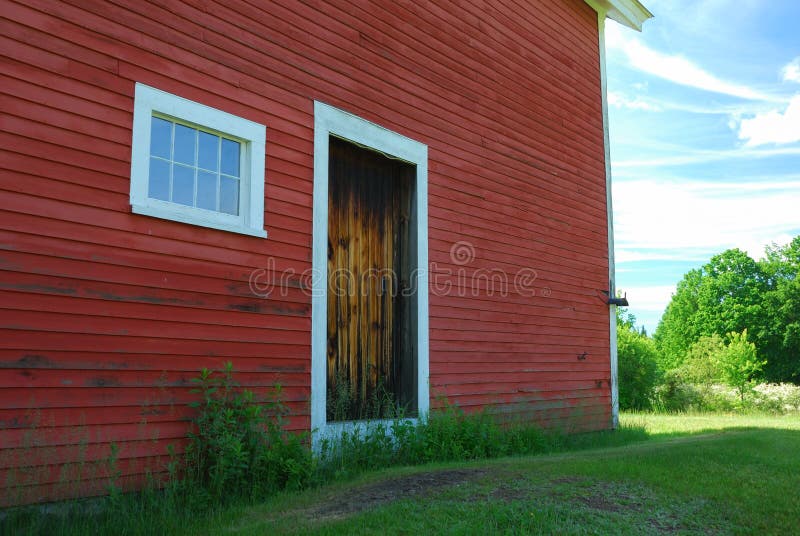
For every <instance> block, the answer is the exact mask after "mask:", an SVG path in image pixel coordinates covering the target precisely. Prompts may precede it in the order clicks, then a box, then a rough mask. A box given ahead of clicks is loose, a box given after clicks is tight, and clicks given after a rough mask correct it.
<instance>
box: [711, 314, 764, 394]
mask: <svg viewBox="0 0 800 536" xmlns="http://www.w3.org/2000/svg"><path fill="white" fill-rule="evenodd" d="M728 339H729V340H730V342H729V343H728V345H727V346H726V347H725V348H724V349H723V350H721V351H720V352H719V353H718V354H717V355H718V357H717V359H718V362H719V369H720V372H721V374H722V380H723V381H724V382H725V383H727V384H728V385H730V386H731V387H735V388H736V389H737V390H738V391H739V396H740V397H741V400H742V402H744V395H745V393H746V392H747V391H748V390H749V389H750V386H751V381H752V379H753V377H754V376H755V375H756V374H758V373H759V372H761V371H762V370H763V368H764V365H766V364H767V362H766V360H762V359H759V358H758V352H757V351H756V345H755V344H753V343H752V342H749V341H748V340H747V330H746V329H745V330H743V331H742V332H741V333H736V332H731V333H728Z"/></svg>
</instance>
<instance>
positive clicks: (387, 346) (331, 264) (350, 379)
mask: <svg viewBox="0 0 800 536" xmlns="http://www.w3.org/2000/svg"><path fill="white" fill-rule="evenodd" d="M329 155H330V156H329V175H328V177H329V185H328V304H327V307H328V311H327V312H328V315H327V317H328V330H327V331H328V348H327V382H328V388H327V401H328V404H327V406H328V407H327V417H328V421H341V420H356V419H366V418H385V417H391V416H394V415H393V414H394V413H395V412H396V411H397V409H398V408H400V407H405V406H409V404H410V403H411V402H412V401H414V400H415V389H414V388H413V386H411V385H410V384H412V383H413V381H410V380H409V378H413V377H415V375H414V374H409V370H408V369H409V367H413V366H414V365H413V355H414V352H413V348H412V347H411V337H410V333H409V318H410V316H409V315H410V311H409V303H410V300H409V299H408V296H407V292H406V290H407V287H408V279H409V273H408V272H409V269H408V266H409V261H408V259H409V215H410V209H411V190H412V187H413V181H414V175H415V168H414V166H413V165H411V164H408V163H405V162H401V161H398V160H394V159H390V158H388V157H386V156H384V155H383V154H381V153H378V152H375V151H371V150H368V149H364V148H361V147H358V146H356V145H354V144H352V143H349V142H345V141H342V140H339V139H336V138H331V139H330V152H329Z"/></svg>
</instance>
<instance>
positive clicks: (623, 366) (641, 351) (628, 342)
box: [617, 313, 658, 409]
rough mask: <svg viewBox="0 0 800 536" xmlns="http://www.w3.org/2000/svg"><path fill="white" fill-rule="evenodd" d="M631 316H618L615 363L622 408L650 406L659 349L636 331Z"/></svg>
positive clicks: (656, 375)
mask: <svg viewBox="0 0 800 536" xmlns="http://www.w3.org/2000/svg"><path fill="white" fill-rule="evenodd" d="M633 322H634V319H633V317H631V316H629V318H628V320H623V319H622V317H621V316H620V314H619V313H618V315H617V365H618V371H617V372H618V377H619V406H620V408H621V409H649V408H650V407H651V401H652V398H653V394H654V393H653V389H654V388H655V386H656V384H657V382H658V365H657V362H658V359H657V356H658V352H657V351H656V347H655V343H654V342H653V340H652V339H650V338H649V337H647V336H646V335H644V334H643V333H639V332H638V331H636V329H635V327H634V325H633Z"/></svg>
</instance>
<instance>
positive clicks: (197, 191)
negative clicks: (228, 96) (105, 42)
mask: <svg viewBox="0 0 800 536" xmlns="http://www.w3.org/2000/svg"><path fill="white" fill-rule="evenodd" d="M265 145H266V127H265V126H264V125H259V124H258V123H254V122H252V121H248V120H247V119H243V118H241V117H237V116H234V115H231V114H228V113H226V112H223V111H221V110H216V109H214V108H210V107H208V106H204V105H202V104H199V103H196V102H192V101H189V100H186V99H184V98H181V97H177V96H175V95H171V94H169V93H165V92H163V91H160V90H158V89H154V88H151V87H148V86H146V85H144V84H138V83H137V84H136V94H135V100H134V112H133V146H132V154H131V206H132V208H133V212H135V213H137V214H144V215H147V216H154V217H157V218H165V219H170V220H175V221H180V222H184V223H190V224H194V225H202V226H205V227H212V228H214V229H222V230H225V231H231V232H236V233H243V234H248V235H253V236H260V237H265V236H267V233H266V232H265V231H264V150H265Z"/></svg>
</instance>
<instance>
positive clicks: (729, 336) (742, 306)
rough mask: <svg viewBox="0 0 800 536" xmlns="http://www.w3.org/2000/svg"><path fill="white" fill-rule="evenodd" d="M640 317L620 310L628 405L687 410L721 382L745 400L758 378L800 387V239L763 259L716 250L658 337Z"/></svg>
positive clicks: (623, 398)
mask: <svg viewBox="0 0 800 536" xmlns="http://www.w3.org/2000/svg"><path fill="white" fill-rule="evenodd" d="M635 322H636V320H635V318H634V317H633V316H632V315H629V314H627V313H626V312H625V311H624V310H623V311H619V310H618V313H617V346H618V359H619V384H620V405H621V407H622V408H627V409H633V408H636V409H646V408H650V407H652V406H653V405H656V406H661V407H662V408H663V409H686V408H685V406H686V405H692V401H693V397H694V399H697V398H698V397H700V398H702V397H703V396H712V395H713V396H717V395H714V393H719V392H720V391H719V389H717V390H716V391H714V390H713V389H712V388H711V386H714V385H726V386H728V387H730V388H731V389H734V390H735V392H736V393H737V394H738V397H739V399H740V401H741V402H742V403H744V402H745V400H746V398H747V395H748V394H749V393H751V392H752V387H753V386H754V385H756V384H757V383H769V384H800V236H797V237H795V238H794V239H793V240H792V241H791V242H789V243H788V244H786V245H783V246H778V245H775V244H773V245H772V246H770V247H768V248H767V249H766V251H765V254H764V256H763V258H762V259H760V260H754V259H753V258H751V257H750V256H749V255H747V253H745V252H743V251H741V250H739V249H729V250H727V251H724V252H722V253H720V254H718V255H715V256H714V257H712V258H711V260H710V261H709V262H708V263H706V264H705V265H704V266H703V267H701V268H698V269H694V270H690V271H689V272H687V273H686V274H685V275H684V276H683V279H682V280H681V281H680V282H679V283H678V285H677V289H676V291H675V293H674V294H673V296H672V299H671V300H670V302H669V304H668V305H667V308H666V310H665V311H664V314H663V316H662V318H661V321H660V323H659V324H658V327H657V328H656V331H655V333H654V334H653V336H652V337H650V336H648V334H647V333H646V332H645V331H644V329H643V328H642V329H638V328H637V327H636V323H635ZM704 393H705V395H704ZM709 393H710V394H709ZM694 402H696V400H694Z"/></svg>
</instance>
